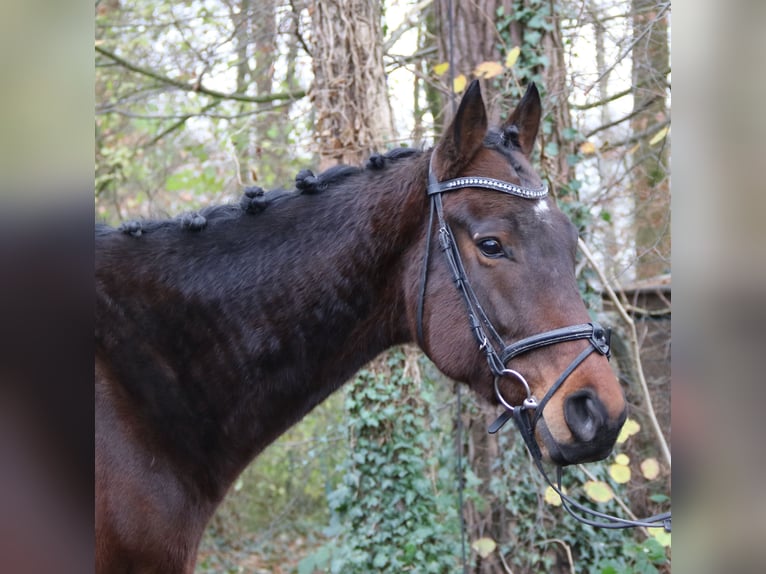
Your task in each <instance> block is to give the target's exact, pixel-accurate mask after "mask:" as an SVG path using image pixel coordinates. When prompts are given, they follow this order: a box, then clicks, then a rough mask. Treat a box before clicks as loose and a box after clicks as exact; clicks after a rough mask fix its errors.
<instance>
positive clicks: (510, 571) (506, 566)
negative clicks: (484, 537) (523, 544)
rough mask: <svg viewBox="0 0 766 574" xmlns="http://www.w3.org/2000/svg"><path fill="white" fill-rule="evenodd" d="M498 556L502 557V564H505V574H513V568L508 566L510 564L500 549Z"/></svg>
mask: <svg viewBox="0 0 766 574" xmlns="http://www.w3.org/2000/svg"><path fill="white" fill-rule="evenodd" d="M497 555H498V556H499V557H500V562H502V563H503V570H505V574H513V570H511V567H510V566H508V562H506V561H505V556H503V553H502V552H500V549H498V550H497Z"/></svg>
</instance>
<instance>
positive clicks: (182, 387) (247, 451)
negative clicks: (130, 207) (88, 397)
mask: <svg viewBox="0 0 766 574" xmlns="http://www.w3.org/2000/svg"><path fill="white" fill-rule="evenodd" d="M540 114H541V109H540V98H539V95H538V93H537V90H536V88H534V86H531V87H530V88H529V89H528V90H527V93H526V95H525V96H524V98H523V99H522V101H521V102H520V103H519V105H518V106H517V108H516V109H515V110H514V111H513V113H512V114H511V115H510V117H509V118H508V120H507V121H506V122H505V123H504V124H503V125H502V126H501V127H499V128H492V129H490V128H488V125H487V123H488V122H487V116H486V112H485V107H484V102H483V100H482V96H481V92H480V89H479V85H478V83H474V84H472V85H471V86H470V87H469V89H468V90H467V92H466V94H465V95H464V97H463V100H462V102H461V104H460V107H459V109H458V111H457V113H456V115H455V118H454V120H453V122H452V124H451V125H450V126H449V128H448V129H447V130H446V131H445V134H444V136H443V138H442V139H441V140H440V141H439V142H438V144H437V145H436V147H435V148H434V150H433V151H432V152H430V151H429V152H424V151H417V150H405V149H401V150H395V151H393V152H389V153H388V154H385V155H374V156H373V157H372V158H371V159H370V160H369V162H368V163H367V165H366V166H365V167H363V168H352V167H339V168H333V169H330V170H328V171H327V172H325V173H323V174H320V175H318V176H314V175H313V174H311V173H310V172H302V173H301V174H299V176H298V178H297V180H296V182H297V183H296V190H294V191H273V192H268V193H265V194H264V193H263V192H261V191H257V190H255V191H254V190H252V189H250V190H249V191H247V192H246V194H245V197H244V198H243V201H242V203H241V205H236V206H235V205H229V206H218V207H212V208H208V209H207V210H204V211H202V212H201V213H199V214H194V215H190V216H186V217H182V218H180V219H174V220H168V221H147V222H143V223H141V224H133V225H128V226H124V227H123V228H121V229H112V228H108V227H105V226H97V228H96V272H95V275H96V290H97V299H96V354H95V385H96V388H95V393H96V548H97V550H96V561H97V571H98V572H100V573H119V572H132V573H138V572H157V573H163V574H172V573H191V572H192V571H193V569H194V564H195V557H196V551H197V546H198V544H199V541H200V538H201V536H202V533H203V530H204V528H205V525H206V523H207V521H208V520H209V519H210V517H211V516H212V514H213V512H214V511H215V509H216V507H217V506H218V505H219V503H220V502H221V500H222V499H223V497H224V495H225V494H226V492H227V489H228V488H229V487H230V485H231V484H232V483H233V481H234V480H235V478H236V477H237V476H238V475H239V473H240V472H241V471H242V470H243V469H244V468H245V466H246V465H247V464H248V463H249V462H250V461H251V460H252V459H253V458H254V457H255V456H256V455H257V454H258V453H259V452H261V451H262V450H263V449H264V448H265V447H266V446H267V445H268V444H269V443H271V442H272V441H273V440H274V439H276V438H277V437H278V436H279V435H280V434H282V433H283V432H285V430H287V429H288V428H289V427H290V426H291V425H293V424H294V423H296V422H297V421H298V420H300V419H301V418H302V417H303V416H305V415H306V413H308V412H309V411H311V409H312V408H314V407H315V406H316V405H317V404H318V403H320V402H321V401H323V400H324V399H325V398H327V397H328V396H329V395H330V394H331V393H332V392H333V391H335V390H336V389H338V388H339V387H340V386H341V385H342V384H343V383H344V382H345V381H346V380H348V379H349V378H351V377H352V376H353V374H354V373H355V372H356V371H357V370H358V369H359V368H360V367H362V366H363V365H364V364H365V363H367V362H368V361H370V360H371V359H373V358H374V357H375V356H376V355H378V354H379V353H381V352H382V351H384V350H385V349H387V348H389V347H391V346H392V345H397V344H400V343H406V342H408V341H418V342H419V344H420V346H421V347H422V349H423V351H424V352H425V353H426V354H427V355H428V356H429V357H430V358H431V359H432V360H433V361H434V363H435V364H436V365H437V367H438V368H439V369H440V370H441V371H442V372H444V373H445V374H446V375H448V376H449V377H452V378H453V379H456V380H458V381H462V382H465V383H467V384H468V385H469V386H470V387H471V388H472V389H473V390H474V391H475V392H476V393H478V394H479V395H481V396H483V397H484V398H485V399H486V400H488V401H490V402H492V403H494V404H497V403H498V401H500V402H501V403H503V404H507V405H508V406H510V408H513V406H512V405H517V406H518V405H521V404H522V403H523V404H524V405H525V406H529V407H530V408H531V409H534V408H535V407H537V414H536V416H535V418H534V422H535V424H533V425H532V426H530V427H529V433H530V436H531V440H532V441H533V442H534V443H535V444H536V445H539V449H540V450H541V452H542V456H544V457H545V458H547V459H549V460H552V461H553V462H555V463H557V464H561V465H565V464H572V463H577V462H584V461H590V460H596V459H599V458H603V457H604V456H606V455H607V454H608V453H609V451H610V450H611V448H612V446H613V443H614V440H615V438H616V436H617V433H618V431H619V429H620V427H621V426H622V423H623V421H624V417H625V408H626V407H625V402H624V399H623V394H622V391H621V389H620V386H619V384H618V382H617V380H616V378H615V376H614V375H613V374H612V370H611V368H610V367H609V365H608V363H607V359H606V357H605V355H606V353H605V352H603V349H600V348H599V346H598V345H599V344H598V340H600V339H599V337H601V336H602V333H601V332H600V331H598V329H597V328H596V327H594V326H593V324H591V323H588V320H589V319H588V313H587V311H586V309H585V306H584V304H583V302H582V299H581V298H580V295H579V293H578V289H577V283H576V280H575V274H574V261H575V250H576V241H577V232H576V229H575V227H574V226H573V225H572V224H571V223H570V222H569V221H568V219H567V218H566V217H565V216H564V215H563V214H562V212H561V211H559V209H558V208H557V207H556V204H555V201H554V200H553V198H551V197H550V196H549V195H548V194H547V190H546V189H545V187H544V186H543V185H542V182H541V180H540V178H539V177H538V176H537V175H536V174H535V172H534V171H533V170H532V168H531V166H530V162H529V157H530V154H531V151H532V147H533V145H534V143H535V139H536V136H537V131H538V127H539V122H540ZM442 196H443V200H442ZM573 325H574V326H575V327H571V326H573ZM597 331H598V332H597ZM540 333H542V334H543V335H539V334H540ZM520 340H521V341H522V344H521V345H520V346H519V345H517V344H512V345H510V346H507V347H505V346H504V343H506V344H507V343H508V342H514V341H515V342H519V341H520ZM594 341H596V342H594ZM593 348H597V349H598V350H599V352H593V353H590V352H589V351H590V350H593ZM498 349H499V350H498ZM562 373H566V374H565V375H562ZM541 396H544V398H543V400H542V401H540V402H539V403H537V404H536V405H535V404H533V403H535V401H536V399H535V398H534V397H541ZM529 401H532V402H531V403H529ZM543 407H544V410H543ZM521 408H522V407H521V406H518V407H517V409H516V412H519V411H520V409H521ZM524 412H530V413H531V412H532V411H531V410H530V411H524ZM524 416H525V417H526V415H524ZM531 418H532V417H530V419H531Z"/></svg>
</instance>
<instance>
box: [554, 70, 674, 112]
mask: <svg viewBox="0 0 766 574" xmlns="http://www.w3.org/2000/svg"><path fill="white" fill-rule="evenodd" d="M670 72H671V68H667V69H666V70H665V71H664V72H663V73H662V74H661V75H662V76H665V77H666V78H667V76H668V74H670ZM650 81H651V80H648V79H647V80H644V81H642V82H639V83H638V84H636V85H633V86H630V87H629V88H628V89H626V90H622V91H621V92H617V93H616V94H612V95H611V96H607V97H606V98H604V99H603V100H599V101H597V102H591V103H589V104H570V106H569V107H570V108H571V109H573V110H590V109H593V108H598V107H599V106H603V105H606V104H608V103H610V102H613V101H615V100H619V99H620V98H624V97H625V96H629V95H630V94H631V93H632V92H633V91H635V90H636V89H637V88H643V87H644V86H646V84H648V83H649V82H650Z"/></svg>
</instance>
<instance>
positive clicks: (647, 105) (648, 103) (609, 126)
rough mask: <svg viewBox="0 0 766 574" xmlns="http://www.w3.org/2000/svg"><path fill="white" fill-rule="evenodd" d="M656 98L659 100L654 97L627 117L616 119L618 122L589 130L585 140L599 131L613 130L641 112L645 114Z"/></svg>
mask: <svg viewBox="0 0 766 574" xmlns="http://www.w3.org/2000/svg"><path fill="white" fill-rule="evenodd" d="M658 98H659V96H655V97H653V98H651V99H649V100H648V101H646V102H644V103H643V104H642V105H641V106H639V107H638V108H636V109H634V110H633V111H632V112H630V113H629V114H628V115H626V116H623V117H621V118H620V119H618V120H614V121H613V122H609V123H606V124H604V125H603V126H599V127H597V128H594V129H592V130H591V131H589V132H588V133H587V134H585V139H588V138H590V137H593V136H594V135H596V134H597V133H598V132H601V131H604V130H608V129H609V128H613V127H614V126H616V125H619V124H621V123H622V122H626V121H628V120H629V119H631V118H633V117H635V116H637V115H638V114H640V113H642V112H645V111H646V110H647V109H649V107H650V106H651V105H652V104H653V103H654V102H656V101H657V100H658Z"/></svg>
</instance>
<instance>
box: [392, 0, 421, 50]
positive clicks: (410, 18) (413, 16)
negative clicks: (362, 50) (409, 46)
mask: <svg viewBox="0 0 766 574" xmlns="http://www.w3.org/2000/svg"><path fill="white" fill-rule="evenodd" d="M431 3H433V0H423V1H422V2H419V3H418V4H415V5H414V6H413V7H412V10H410V11H409V12H407V14H406V15H405V16H404V18H402V23H401V24H400V25H399V27H398V28H397V29H396V30H394V31H393V32H391V34H390V35H389V37H388V39H386V41H385V42H383V53H384V54H386V53H388V51H389V50H390V49H391V48H392V47H393V45H394V44H396V42H397V41H398V40H399V38H401V37H402V36H403V35H404V33H405V32H407V31H408V30H411V29H412V27H413V26H414V25H415V24H416V23H417V20H418V16H420V13H421V12H422V11H423V10H424V9H425V8H427V7H428V6H429V4H431Z"/></svg>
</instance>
